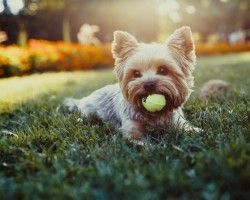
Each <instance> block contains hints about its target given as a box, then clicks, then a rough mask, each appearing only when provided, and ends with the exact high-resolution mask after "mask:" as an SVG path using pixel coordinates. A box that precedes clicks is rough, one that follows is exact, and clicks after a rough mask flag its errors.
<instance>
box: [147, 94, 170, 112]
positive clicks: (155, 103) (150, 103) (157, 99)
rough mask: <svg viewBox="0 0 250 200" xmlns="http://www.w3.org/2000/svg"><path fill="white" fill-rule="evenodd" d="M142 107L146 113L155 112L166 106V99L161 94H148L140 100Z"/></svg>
mask: <svg viewBox="0 0 250 200" xmlns="http://www.w3.org/2000/svg"><path fill="white" fill-rule="evenodd" d="M142 105H143V106H144V108H146V110H147V111H149V112H156V111H160V110H162V109H163V107H164V106H165V105H166V99H165V96H164V95H162V94H150V95H148V96H147V97H144V98H142Z"/></svg>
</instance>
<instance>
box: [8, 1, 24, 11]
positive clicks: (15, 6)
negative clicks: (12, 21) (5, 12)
mask: <svg viewBox="0 0 250 200" xmlns="http://www.w3.org/2000/svg"><path fill="white" fill-rule="evenodd" d="M7 5H8V6H9V8H10V11H11V13H12V14H14V15H17V14H18V13H19V12H20V11H21V10H22V9H23V8H24V2H23V0H8V1H7Z"/></svg>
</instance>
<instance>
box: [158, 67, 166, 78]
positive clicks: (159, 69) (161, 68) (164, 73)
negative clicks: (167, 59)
mask: <svg viewBox="0 0 250 200" xmlns="http://www.w3.org/2000/svg"><path fill="white" fill-rule="evenodd" d="M157 74H160V75H164V76H165V75H167V74H168V70H167V69H166V68H165V67H164V66H160V67H159V68H158V71H157Z"/></svg>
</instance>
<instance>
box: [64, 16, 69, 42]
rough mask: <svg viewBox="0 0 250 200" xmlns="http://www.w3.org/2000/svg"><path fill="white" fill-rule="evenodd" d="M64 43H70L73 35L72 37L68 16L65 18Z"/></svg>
mask: <svg viewBox="0 0 250 200" xmlns="http://www.w3.org/2000/svg"><path fill="white" fill-rule="evenodd" d="M62 26H63V28H62V29H63V30H62V31H63V41H64V42H66V43H70V42H71V35H70V22H69V18H68V16H67V15H65V16H64V17H63V24H62Z"/></svg>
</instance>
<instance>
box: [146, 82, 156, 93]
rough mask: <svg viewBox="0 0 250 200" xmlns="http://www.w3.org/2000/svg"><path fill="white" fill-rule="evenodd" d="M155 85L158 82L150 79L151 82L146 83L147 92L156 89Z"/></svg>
mask: <svg viewBox="0 0 250 200" xmlns="http://www.w3.org/2000/svg"><path fill="white" fill-rule="evenodd" d="M155 87H156V84H155V82H153V81H149V82H146V83H144V89H145V90H146V91H147V92H153V91H154V90H155Z"/></svg>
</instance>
